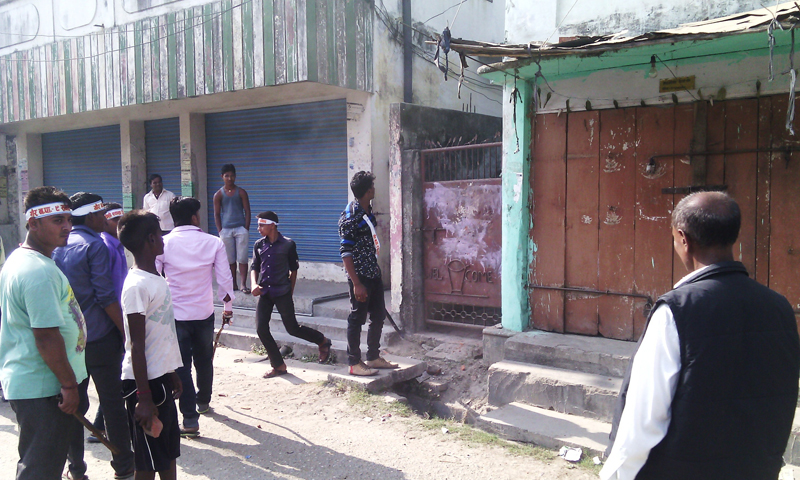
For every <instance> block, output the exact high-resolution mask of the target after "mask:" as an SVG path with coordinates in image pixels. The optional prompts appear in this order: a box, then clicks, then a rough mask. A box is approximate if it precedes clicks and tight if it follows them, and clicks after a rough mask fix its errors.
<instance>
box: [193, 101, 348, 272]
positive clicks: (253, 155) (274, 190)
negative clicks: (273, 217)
mask: <svg viewBox="0 0 800 480" xmlns="http://www.w3.org/2000/svg"><path fill="white" fill-rule="evenodd" d="M206 152H207V153H206V155H207V157H206V167H207V174H208V217H209V222H208V228H209V233H217V230H216V226H215V225H214V194H215V193H216V192H217V190H219V189H220V188H221V187H222V180H221V178H220V167H222V165H224V164H226V163H233V164H234V165H235V166H236V184H237V185H239V186H241V187H242V188H244V189H245V190H247V193H248V195H249V196H250V207H251V212H252V214H253V215H254V216H255V215H257V214H258V213H259V212H263V211H265V210H272V211H274V212H275V213H277V214H278V216H279V217H280V221H281V222H280V223H281V233H283V234H284V235H286V236H288V237H291V238H292V239H293V240H294V241H295V242H297V251H298V253H299V255H300V260H301V261H304V262H305V261H308V262H331V263H341V261H342V258H341V256H340V255H339V233H338V230H337V222H338V221H339V215H340V214H341V212H342V210H344V208H345V206H346V205H347V105H346V102H345V100H344V99H338V100H328V101H325V102H314V103H303V104H295V105H281V106H275V107H265V108H256V109H248V110H238V111H233V112H222V113H210V114H208V115H206ZM259 237H260V236H259V234H258V231H257V224H256V222H251V224H250V245H249V247H248V248H249V249H250V251H251V252H252V248H253V243H254V242H255V241H256V240H257V239H258V238H259Z"/></svg>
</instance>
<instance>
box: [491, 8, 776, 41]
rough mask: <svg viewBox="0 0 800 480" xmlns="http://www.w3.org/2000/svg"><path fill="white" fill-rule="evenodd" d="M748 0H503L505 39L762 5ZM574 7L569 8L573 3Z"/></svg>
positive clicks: (641, 26) (631, 28)
mask: <svg viewBox="0 0 800 480" xmlns="http://www.w3.org/2000/svg"><path fill="white" fill-rule="evenodd" d="M763 5H764V3H763V2H759V1H754V0H700V1H697V0H642V1H639V2H630V1H625V0H611V1H608V2H581V3H580V4H578V5H576V2H575V0H557V1H555V2H554V1H551V0H526V1H520V0H508V2H507V5H506V20H505V28H506V34H505V40H506V41H507V42H508V43H527V42H533V41H544V40H546V39H547V38H548V37H550V40H549V42H551V43H555V42H558V38H559V37H571V36H578V35H607V34H612V33H617V32H621V31H623V30H627V31H628V34H630V35H639V34H642V33H645V32H651V31H654V30H662V29H665V28H674V27H677V26H678V25H680V24H682V23H689V22H698V21H701V20H707V19H711V18H719V17H724V16H727V15H733V14H735V13H740V12H746V11H749V10H756V9H759V8H763ZM573 7H574V8H573Z"/></svg>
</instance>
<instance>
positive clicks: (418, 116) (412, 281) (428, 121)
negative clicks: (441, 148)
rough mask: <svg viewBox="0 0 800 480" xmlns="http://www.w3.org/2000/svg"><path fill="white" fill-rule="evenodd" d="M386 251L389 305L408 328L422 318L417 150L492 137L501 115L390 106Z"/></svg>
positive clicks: (495, 135)
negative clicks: (390, 285) (457, 140)
mask: <svg viewBox="0 0 800 480" xmlns="http://www.w3.org/2000/svg"><path fill="white" fill-rule="evenodd" d="M390 112H391V113H390V123H389V127H390V132H391V142H390V145H389V146H390V149H391V153H390V165H389V168H390V172H389V182H390V192H391V196H390V199H389V202H390V213H391V219H392V220H391V225H390V228H389V230H390V245H389V250H390V255H391V267H392V269H391V283H392V310H394V311H396V312H400V319H401V321H402V322H403V325H406V326H408V328H412V329H414V330H419V329H421V328H423V326H424V322H425V311H424V297H423V286H422V282H423V265H422V258H423V255H422V248H423V245H422V231H421V228H422V215H423V202H422V198H423V195H422V178H421V170H420V162H419V150H421V149H424V148H430V147H431V145H432V144H437V143H438V144H441V145H445V144H447V143H448V141H449V140H452V139H459V138H460V139H463V140H462V142H461V143H466V141H467V140H469V139H473V138H476V141H477V143H481V142H484V141H497V140H499V138H500V135H501V128H502V119H500V118H496V117H491V116H487V115H479V114H474V113H465V112H459V111H454V110H445V109H436V108H429V107H421V106H417V105H409V104H405V103H403V104H397V103H396V104H392V105H391V110H390Z"/></svg>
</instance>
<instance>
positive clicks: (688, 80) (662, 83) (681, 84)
mask: <svg viewBox="0 0 800 480" xmlns="http://www.w3.org/2000/svg"><path fill="white" fill-rule="evenodd" d="M684 90H694V75H692V76H691V77H676V78H665V79H663V80H659V81H658V92H659V93H667V92H682V91H684Z"/></svg>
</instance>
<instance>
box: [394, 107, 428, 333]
mask: <svg viewBox="0 0 800 480" xmlns="http://www.w3.org/2000/svg"><path fill="white" fill-rule="evenodd" d="M403 106H404V104H400V103H393V104H391V106H390V107H389V137H390V144H389V207H390V208H389V213H390V214H391V222H390V227H389V235H390V236H389V245H388V246H389V248H388V250H389V258H390V259H391V283H392V310H394V311H395V312H399V316H400V321H401V323H402V324H403V326H404V327H406V328H408V329H411V330H414V331H418V330H421V329H423V328H424V327H425V302H424V297H423V295H422V292H423V288H424V286H423V278H424V272H423V263H422V258H423V246H422V218H423V206H424V202H423V201H422V198H423V190H422V181H421V180H422V175H421V171H420V155H419V150H416V149H408V150H406V149H405V147H406V145H405V138H404V137H403V125H402V111H403Z"/></svg>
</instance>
